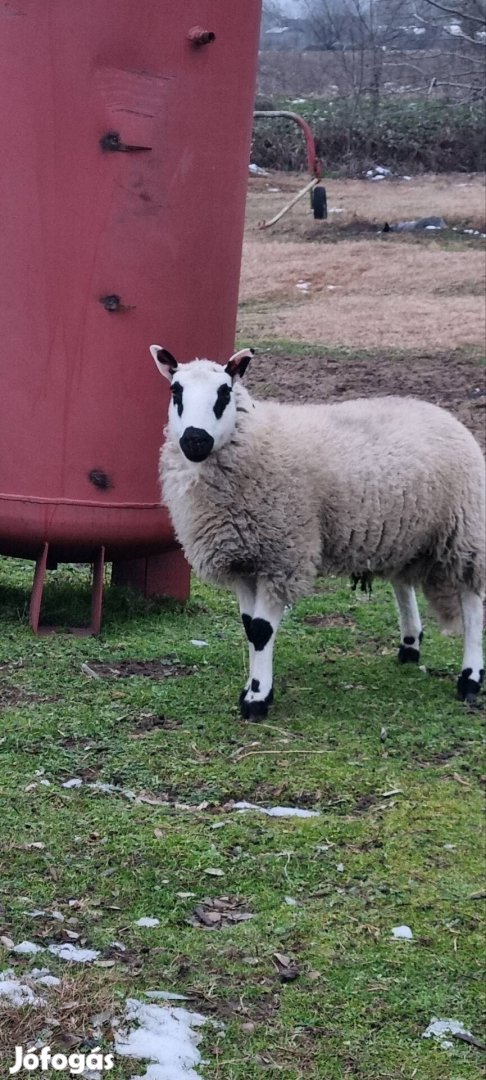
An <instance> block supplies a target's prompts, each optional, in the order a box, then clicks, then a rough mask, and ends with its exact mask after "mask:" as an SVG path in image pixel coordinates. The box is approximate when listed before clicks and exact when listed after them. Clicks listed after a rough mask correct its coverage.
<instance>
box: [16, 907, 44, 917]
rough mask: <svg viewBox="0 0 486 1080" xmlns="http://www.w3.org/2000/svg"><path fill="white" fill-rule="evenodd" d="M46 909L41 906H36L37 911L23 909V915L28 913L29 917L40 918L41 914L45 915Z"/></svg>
mask: <svg viewBox="0 0 486 1080" xmlns="http://www.w3.org/2000/svg"><path fill="white" fill-rule="evenodd" d="M45 914H46V913H45V911H42V909H41V908H36V909H35V911H23V912H22V915H27V916H28V917H29V919H38V918H40V916H41V915H45Z"/></svg>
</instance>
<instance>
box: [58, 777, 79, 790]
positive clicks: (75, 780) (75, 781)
mask: <svg viewBox="0 0 486 1080" xmlns="http://www.w3.org/2000/svg"><path fill="white" fill-rule="evenodd" d="M82 784H83V781H82V780H81V777H79V776H73V778H72V779H71V780H65V781H64V783H63V784H61V787H65V788H72V787H82Z"/></svg>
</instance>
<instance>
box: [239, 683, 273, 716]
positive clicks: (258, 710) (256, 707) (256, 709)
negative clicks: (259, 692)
mask: <svg viewBox="0 0 486 1080" xmlns="http://www.w3.org/2000/svg"><path fill="white" fill-rule="evenodd" d="M247 693H248V690H242V691H241V694H240V712H241V715H242V717H243V720H255V721H258V720H262V719H263V717H264V716H266V715H267V713H268V710H269V707H270V705H271V704H272V701H273V690H270V693H269V694H267V696H266V698H264V699H263V701H248V698H247V697H246V695H247Z"/></svg>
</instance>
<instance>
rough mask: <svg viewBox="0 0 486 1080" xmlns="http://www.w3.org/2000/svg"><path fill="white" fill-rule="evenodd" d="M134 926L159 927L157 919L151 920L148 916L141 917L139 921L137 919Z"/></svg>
mask: <svg viewBox="0 0 486 1080" xmlns="http://www.w3.org/2000/svg"><path fill="white" fill-rule="evenodd" d="M135 926H160V920H159V919H151V918H150V916H148V915H143V916H142V918H141V919H137V921H136V923H135Z"/></svg>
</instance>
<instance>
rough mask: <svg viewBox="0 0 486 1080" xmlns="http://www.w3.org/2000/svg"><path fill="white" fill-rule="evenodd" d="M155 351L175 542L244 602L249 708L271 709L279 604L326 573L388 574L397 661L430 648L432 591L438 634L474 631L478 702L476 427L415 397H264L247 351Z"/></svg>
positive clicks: (471, 655) (480, 489)
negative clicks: (252, 380)
mask: <svg viewBox="0 0 486 1080" xmlns="http://www.w3.org/2000/svg"><path fill="white" fill-rule="evenodd" d="M150 351H151V354H152V356H153V358H154V360H155V363H156V365H157V368H158V370H159V372H160V373H161V374H162V375H163V376H164V377H165V378H167V379H168V380H169V381H170V383H171V394H172V403H171V405H170V407H169V418H168V424H167V428H166V438H165V443H164V445H163V447H162V450H161V455H160V481H161V486H162V492H163V499H164V502H165V504H166V506H167V507H168V510H169V513H170V516H171V519H172V522H173V525H174V529H175V533H176V536H177V538H178V540H179V542H180V544H181V545H182V547H183V549H184V551H185V553H186V556H187V558H188V560H189V562H190V563H191V565H192V567H193V569H194V570H195V572H196V574H198V575H199V577H200V578H202V579H203V580H205V581H208V582H211V583H213V584H215V585H222V586H226V587H229V588H231V589H233V590H234V592H235V593H236V595H237V598H238V601H239V606H240V612H241V618H242V621H243V626H244V629H245V633H246V637H247V639H248V647H249V677H248V681H247V683H246V685H245V687H244V688H243V690H242V693H241V695H240V709H241V713H242V715H243V717H244V718H246V719H251V720H258V719H260V718H261V717H263V716H265V715H266V714H267V711H268V708H269V705H270V704H271V703H272V701H273V676H272V662H273V661H272V657H273V647H274V642H275V636H276V633H277V630H278V626H279V623H280V620H281V618H282V614H283V612H284V608H285V607H286V606H287V605H292V604H294V603H295V601H296V600H298V599H299V598H300V597H302V596H304V595H305V594H306V593H309V591H311V590H312V587H313V584H314V582H315V579H316V577H317V575H326V574H333V575H352V576H353V578H354V580H356V581H359V580H361V581H363V580H364V581H366V580H369V579H370V578H371V576H372V575H377V576H379V577H382V578H384V579H386V580H388V581H389V582H390V583H391V584H392V586H393V589H394V593H395V599H396V605H397V608H398V615H399V623H400V644H399V649H398V660H399V662H400V663H418V661H419V658H420V645H421V642H422V636H423V635H422V622H421V618H420V613H419V609H418V605H417V600H416V596H415V586H417V585H421V587H422V589H423V592H424V593H425V596H426V598H427V600H428V602H429V604H430V607H431V608H432V611H433V612H434V613H435V614H436V616H437V617H438V619H439V623H440V624H441V626H442V628H443V629H444V630H445V631H449V632H457V631H458V630H459V631H460V630H461V629H462V631H463V636H464V655H463V664H462V670H461V673H460V675H459V678H458V680H457V695H458V697H459V699H461V700H462V701H465V702H468V703H469V704H478V695H479V692H480V687H481V684H482V682H483V678H484V664H483V653H482V624H483V597H484V589H485V467H484V459H483V456H482V453H481V450H480V448H479V446H478V444H477V443H476V441H475V439H474V438H473V436H472V435H471V433H470V432H469V431H468V430H467V429H466V428H465V427H464V426H463V425H462V424H461V423H460V422H459V421H458V420H456V419H455V418H454V417H453V416H451V415H450V414H449V413H448V412H446V411H445V410H444V409H441V408H438V407H437V406H435V405H432V404H430V403H428V402H425V401H419V400H416V399H414V398H401V397H376V398H368V399H365V398H361V399H356V400H352V401H344V402H339V403H335V404H300V405H299V404H298V405H288V404H283V403H281V402H278V401H268V400H266V401H255V400H253V399H252V397H251V396H250V394H249V393H248V391H247V390H246V388H245V387H244V386H243V385H242V383H241V377H242V376H243V374H244V372H245V370H246V368H247V366H248V364H249V362H250V359H251V356H252V355H253V353H252V350H251V349H243V350H241V351H240V352H237V353H235V355H234V356H232V357H231V359H230V360H229V361H228V363H227V364H226V366H225V367H223V366H221V365H220V364H218V363H216V362H213V361H210V360H193V361H191V362H189V363H184V364H182V365H181V364H178V363H177V361H176V360H175V359H174V357H173V356H172V354H171V353H170V352H169V351H168V350H167V349H164V348H162V347H161V346H159V345H152V346H151V347H150Z"/></svg>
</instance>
